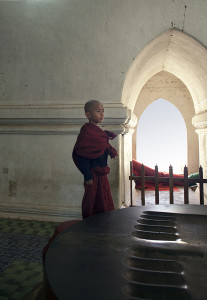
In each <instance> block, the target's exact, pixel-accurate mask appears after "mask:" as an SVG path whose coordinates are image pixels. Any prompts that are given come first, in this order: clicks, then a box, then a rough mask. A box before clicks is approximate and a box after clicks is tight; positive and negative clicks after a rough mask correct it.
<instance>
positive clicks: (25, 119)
mask: <svg viewBox="0 0 207 300" xmlns="http://www.w3.org/2000/svg"><path fill="white" fill-rule="evenodd" d="M104 108H105V112H106V113H105V115H106V118H105V120H104V123H103V124H102V125H101V127H103V128H105V129H108V130H109V128H111V130H114V131H115V132H116V133H118V134H120V133H122V134H124V133H127V132H128V128H131V127H134V126H135V125H136V117H135V116H134V115H133V113H132V112H131V111H130V110H129V109H128V108H127V107H124V106H123V105H122V104H104ZM85 122H86V118H85V115H84V111H83V105H80V104H79V105H75V104H67V105H66V104H65V105H63V104H62V105H51V104H48V105H15V106H12V105H0V134H77V132H78V131H79V130H80V126H82V125H83V124H84V123H85Z"/></svg>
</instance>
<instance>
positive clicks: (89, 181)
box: [85, 179, 93, 185]
mask: <svg viewBox="0 0 207 300" xmlns="http://www.w3.org/2000/svg"><path fill="white" fill-rule="evenodd" d="M85 184H88V185H93V179H89V180H87V181H85Z"/></svg>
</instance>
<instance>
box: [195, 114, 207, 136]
mask: <svg viewBox="0 0 207 300" xmlns="http://www.w3.org/2000/svg"><path fill="white" fill-rule="evenodd" d="M192 124H193V125H194V126H195V127H196V128H197V129H207V111H204V112H203V113H200V114H198V115H195V116H194V117H193V119H192ZM196 132H197V130H196Z"/></svg>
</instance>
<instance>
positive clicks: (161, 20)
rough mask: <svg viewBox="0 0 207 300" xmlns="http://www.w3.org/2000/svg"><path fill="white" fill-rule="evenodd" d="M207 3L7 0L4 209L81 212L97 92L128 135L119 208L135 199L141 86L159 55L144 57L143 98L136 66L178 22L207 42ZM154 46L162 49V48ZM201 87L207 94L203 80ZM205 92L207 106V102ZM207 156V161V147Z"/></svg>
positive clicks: (117, 180)
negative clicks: (77, 163) (88, 106)
mask: <svg viewBox="0 0 207 300" xmlns="http://www.w3.org/2000/svg"><path fill="white" fill-rule="evenodd" d="M206 9H207V2H206V1H203V0H198V1H194V0H186V1H180V0H159V1H157V0H148V1H145V0H130V1H126V0H119V1H116V0H104V1H103V0H61V1H59V0H42V1H41V0H38V1H37V0H27V1H25V0H19V1H9V0H8V1H7V0H5V1H0V57H1V61H0V134H1V135H0V149H1V158H0V174H1V181H0V192H1V198H0V206H1V213H2V214H3V213H7V214H11V215H12V216H13V215H15V216H21V217H30V218H39V219H53V220H55V219H58V220H59V219H60V220H63V219H68V218H79V217H80V212H81V210H80V203H81V198H82V194H83V186H82V177H81V175H80V174H79V173H78V172H77V170H75V167H74V165H73V162H72V158H71V152H72V147H73V145H74V142H75V139H76V136H77V133H78V130H79V128H80V126H81V124H83V123H84V122H85V119H84V114H83V104H84V103H85V101H87V100H88V99H98V100H100V101H102V102H103V104H104V105H105V106H106V114H105V115H106V121H105V123H104V124H103V125H104V126H105V128H107V129H112V130H114V131H115V132H117V133H118V134H119V136H118V139H117V141H115V142H114V143H115V144H116V143H117V144H116V146H117V148H118V151H119V153H120V157H119V160H118V161H115V162H114V161H113V162H110V165H111V166H112V173H111V175H110V179H111V184H112V193H113V196H114V199H115V205H116V207H120V206H121V205H122V203H123V202H125V201H126V202H127V200H128V199H127V197H128V187H127V186H125V183H126V178H127V171H128V167H127V166H128V160H129V158H130V156H131V154H130V153H131V152H130V151H131V150H130V149H131V137H130V135H131V134H132V133H131V132H132V129H131V128H133V127H134V126H135V124H136V121H135V119H136V118H135V117H134V116H133V110H134V107H135V104H136V99H137V98H138V96H139V93H140V91H141V88H142V87H143V86H144V84H145V83H146V82H147V81H148V80H149V79H150V78H151V77H152V76H153V75H155V74H153V72H152V71H151V70H150V71H149V72H148V76H146V69H148V68H149V64H146V62H145V61H144V60H143V61H142V68H141V69H140V74H141V72H142V73H143V76H140V77H136V78H135V77H134V78H135V82H137V83H138V86H139V89H138V92H137V93H136V95H135V97H134V99H135V98H136V99H135V100H134V102H133V101H131V99H129V98H130V97H129V98H128V92H129V89H128V88H127V89H125V87H126V85H127V83H128V79H129V77H128V74H129V72H130V67H131V66H133V64H134V61H135V59H136V58H137V57H139V58H141V57H142V51H143V49H145V48H147V46H148V45H150V44H151V42H152V41H154V39H156V38H157V37H159V36H161V35H162V34H164V33H165V32H169V30H170V29H172V28H176V29H178V30H180V31H181V32H184V33H186V34H187V35H189V36H191V37H192V38H193V39H195V40H197V41H199V43H200V44H202V45H203V48H206V46H207V36H206V27H207V19H206ZM168 41H169V40H168ZM180 41H181V43H182V39H181V40H180ZM195 45H196V46H197V44H195ZM148 49H149V48H148ZM151 49H152V50H153V53H151V54H152V57H153V58H155V57H154V56H153V55H155V54H156V51H155V53H154V50H156V48H153V47H152V48H151ZM172 53H173V48H172ZM159 55H160V53H159ZM163 55H165V52H163ZM148 57H149V56H148ZM199 57H200V56H199ZM151 62H152V63H154V62H155V60H154V61H153V60H152V61H151ZM204 65H205V64H204ZM154 70H155V73H157V72H159V71H161V70H159V69H158V68H157V69H154ZM128 71H129V72H128ZM168 71H169V70H168ZM171 71H173V70H171ZM193 71H194V69H193ZM204 73H205V67H204V68H202V72H201V73H196V74H198V78H197V80H196V82H189V84H188V85H186V86H187V88H188V89H189V91H190V87H191V84H194V85H195V86H196V85H199V86H200V85H204V83H205V81H203V80H204V79H205V78H204V77H203V74H204ZM179 79H180V80H181V81H182V79H183V78H182V76H181V77H180V78H179ZM200 80H201V81H202V83H200ZM135 85H136V84H135ZM122 90H123V92H122ZM201 92H202V93H203V94H202V95H200V96H203V98H206V93H205V91H204V90H203V89H202V90H201ZM125 95H126V96H125ZM191 96H192V98H194V100H195V98H196V97H197V96H198V95H197V94H196V89H192V93H191ZM201 98H202V97H200V98H199V99H201ZM195 101H197V102H196V104H197V106H196V109H195V112H196V114H199V113H201V112H202V111H203V110H205V107H206V106H205V104H204V103H201V102H199V101H200V100H198V99H197V100H195ZM132 102H133V103H132ZM196 118H197V116H196ZM199 120H200V119H199ZM194 121H196V119H194ZM196 122H197V121H196ZM199 122H200V121H199ZM197 123H198V122H197ZM197 123H196V124H197ZM199 124H201V122H200V123H199ZM202 133H203V131H202ZM204 140H205V138H203V140H202V141H200V144H202V145H203V143H204V142H203V141H204ZM204 144H205V143H204ZM202 147H204V146H202ZM126 154H127V155H126ZM201 156H202V161H205V159H206V158H205V153H204V152H203V153H202V155H201ZM125 157H126V158H125Z"/></svg>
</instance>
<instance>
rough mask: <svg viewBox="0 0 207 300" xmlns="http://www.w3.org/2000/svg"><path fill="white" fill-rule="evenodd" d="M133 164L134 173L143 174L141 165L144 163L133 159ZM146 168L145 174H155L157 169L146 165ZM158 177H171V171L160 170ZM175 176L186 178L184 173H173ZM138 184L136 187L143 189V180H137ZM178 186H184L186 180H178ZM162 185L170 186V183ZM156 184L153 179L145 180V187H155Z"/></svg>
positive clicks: (162, 184)
mask: <svg viewBox="0 0 207 300" xmlns="http://www.w3.org/2000/svg"><path fill="white" fill-rule="evenodd" d="M132 162H133V164H132V169H133V174H134V175H135V176H141V166H142V164H141V163H139V162H138V161H136V160H135V159H133V160H132ZM144 169H145V176H152V177H154V176H155V170H154V169H151V168H149V167H147V166H144ZM158 177H169V173H167V172H158ZM173 177H174V178H184V175H180V174H173ZM135 183H136V185H135V188H136V189H141V182H140V181H137V182H136V181H135ZM174 185H176V186H183V185H184V182H183V181H179V182H178V181H176V182H175V184H174ZM160 186H168V183H160ZM154 187H155V184H154V183H153V182H152V181H147V180H146V181H145V188H146V189H147V188H150V189H154Z"/></svg>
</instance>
